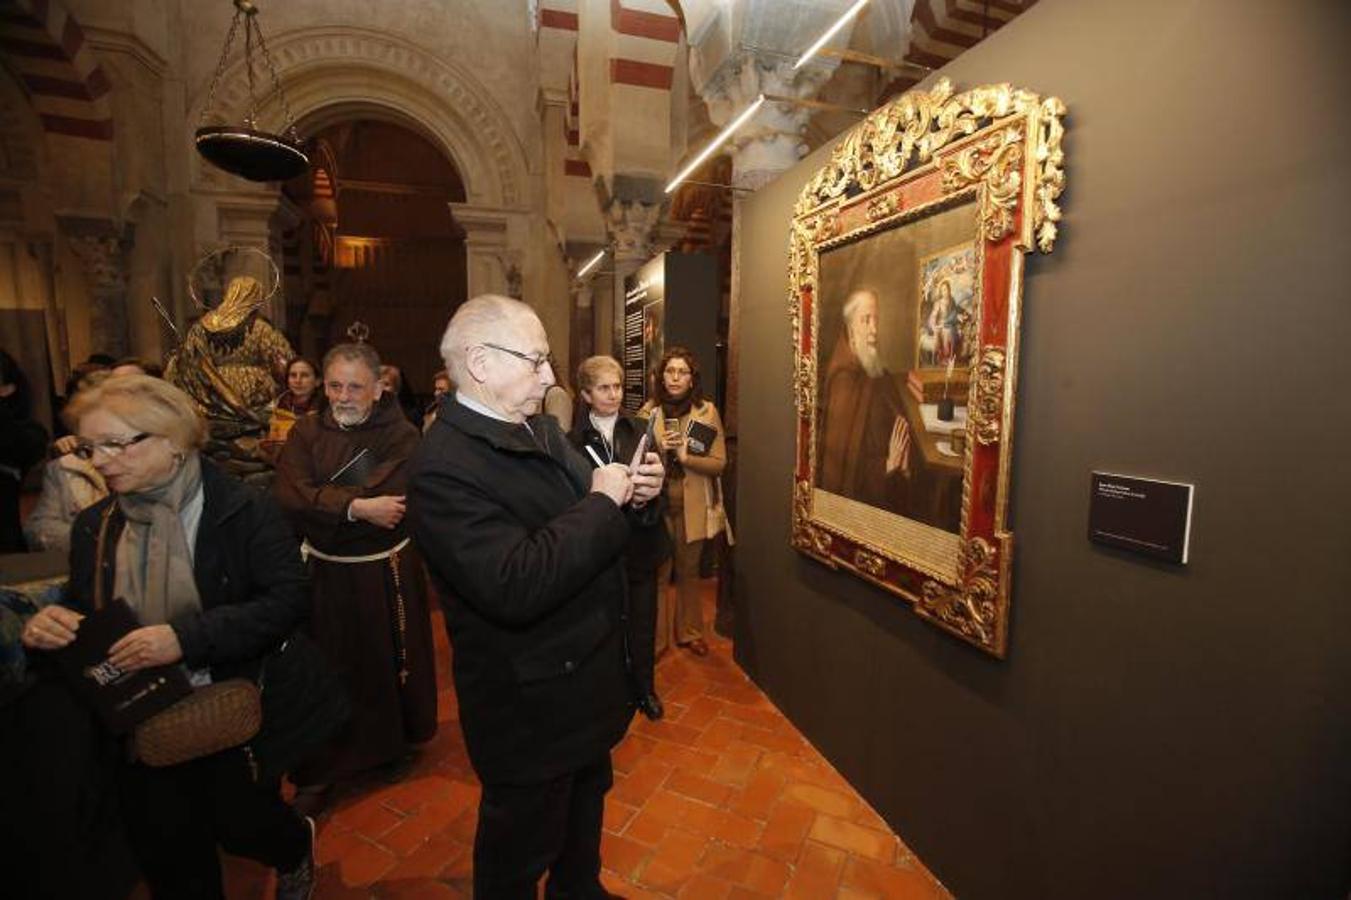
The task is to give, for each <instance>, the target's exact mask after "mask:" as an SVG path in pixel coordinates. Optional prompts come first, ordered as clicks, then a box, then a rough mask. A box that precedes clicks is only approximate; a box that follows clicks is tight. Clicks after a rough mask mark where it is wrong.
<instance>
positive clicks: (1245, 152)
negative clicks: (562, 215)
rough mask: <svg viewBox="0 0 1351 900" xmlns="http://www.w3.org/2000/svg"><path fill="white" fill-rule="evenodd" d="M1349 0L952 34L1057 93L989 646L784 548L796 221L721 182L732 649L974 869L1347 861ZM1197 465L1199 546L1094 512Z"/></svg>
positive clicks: (960, 885) (821, 738)
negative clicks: (1106, 493) (1059, 115)
mask: <svg viewBox="0 0 1351 900" xmlns="http://www.w3.org/2000/svg"><path fill="white" fill-rule="evenodd" d="M1348 38H1351V4H1347V3H1343V2H1334V0H1327V2H1313V0H1307V2H1297V3H1264V2H1259V0H1236V2H1235V0H1189V2H1176V0H1142V2H1136V3H1108V2H1105V0H1092V2H1089V0H1042V2H1040V3H1039V4H1038V5H1037V6H1035V7H1033V8H1032V9H1031V10H1030V11H1028V12H1026V13H1024V14H1023V15H1022V16H1021V17H1020V18H1019V19H1017V20H1016V21H1015V22H1014V23H1013V24H1011V25H1010V26H1008V27H1007V28H1005V29H1003V30H1001V31H1000V32H998V33H997V34H995V35H993V36H991V37H990V38H989V39H988V40H986V41H985V42H984V43H982V44H980V45H979V46H977V47H976V48H975V49H973V50H972V51H970V52H968V53H967V54H966V55H964V56H962V57H961V58H960V59H959V60H958V61H957V62H956V63H955V64H953V65H952V66H950V67H948V69H947V70H945V72H944V74H947V75H949V76H950V77H952V78H953V79H954V81H955V82H956V83H957V84H958V86H959V87H961V86H972V85H976V84H983V83H990V82H999V81H1009V82H1012V83H1014V84H1017V85H1021V86H1025V87H1028V88H1030V89H1033V90H1036V91H1039V92H1042V93H1047V94H1056V95H1058V96H1060V97H1061V98H1062V99H1063V100H1064V101H1065V103H1066V104H1067V106H1068V108H1069V116H1068V118H1067V120H1066V124H1067V132H1066V140H1065V149H1066V168H1067V171H1068V178H1069V181H1068V189H1067V191H1066V193H1065V195H1064V197H1063V198H1062V206H1063V208H1064V210H1065V219H1064V223H1063V228H1062V232H1061V237H1060V239H1059V241H1058V242H1057V244H1056V247H1055V250H1054V252H1053V253H1052V254H1051V255H1049V256H1041V255H1034V256H1033V257H1031V258H1030V259H1029V263H1028V267H1027V278H1026V305H1025V308H1024V320H1023V329H1022V341H1023V343H1022V369H1021V375H1020V384H1019V386H1018V399H1017V403H1018V406H1017V439H1016V449H1015V456H1014V464H1013V474H1014V487H1013V497H1012V499H1013V503H1012V513H1011V524H1012V526H1013V528H1014V532H1015V539H1016V545H1017V546H1016V550H1015V561H1014V584H1013V614H1012V631H1011V642H1010V651H1009V655H1008V659H1007V660H1005V661H999V660H995V659H992V658H990V657H987V656H985V655H984V654H982V653H980V652H978V651H976V650H974V649H972V648H971V647H969V646H966V645H965V644H963V643H961V642H959V641H958V640H956V639H954V638H952V637H950V636H948V635H946V634H944V633H942V632H940V631H938V630H937V629H935V628H933V627H931V626H929V625H927V624H925V623H924V622H922V621H921V620H920V619H919V618H917V617H916V616H914V615H913V614H912V613H911V612H910V611H909V610H908V609H907V608H906V606H905V604H904V603H903V602H902V601H900V600H898V599H897V598H895V597H892V596H890V595H888V594H886V593H883V592H881V591H879V590H877V589H874V588H872V587H870V586H868V585H867V584H865V583H863V582H861V581H859V580H857V579H855V578H852V577H849V576H847V575H844V574H841V573H836V572H833V571H831V570H829V569H827V568H825V567H824V566H822V565H820V564H817V563H815V562H812V561H810V560H807V559H805V558H803V557H801V556H799V555H798V554H796V553H795V552H793V551H792V550H791V549H790V547H789V541H788V537H789V505H790V485H791V471H792V462H793V453H794V447H793V433H794V432H793V424H794V413H793V408H792V402H791V387H790V385H791V378H792V358H791V353H790V344H791V339H790V323H789V319H788V309H787V302H786V297H787V267H788V258H787V254H788V222H789V216H790V212H791V209H792V206H793V204H794V202H795V200H796V198H797V194H798V191H799V190H800V188H801V187H802V185H803V184H804V182H805V181H806V180H807V179H808V177H809V176H810V175H811V174H812V172H813V171H814V170H815V169H816V168H817V167H818V166H819V165H821V164H822V163H823V162H824V161H825V159H826V157H827V153H828V149H829V148H823V149H822V150H820V151H818V152H816V153H814V154H813V155H812V156H811V157H810V158H808V159H807V160H805V161H804V162H803V163H802V164H800V165H799V166H798V167H797V168H795V169H793V170H792V171H790V172H788V173H786V174H785V175H784V176H783V177H781V178H780V179H779V180H777V181H776V182H775V183H773V184H771V185H770V186H768V187H766V188H764V189H762V190H761V191H759V192H758V193H757V194H756V195H755V196H754V197H753V198H751V199H750V200H748V201H747V202H746V203H745V205H744V208H743V212H744V219H743V220H742V224H743V231H742V247H741V254H742V255H741V260H740V264H741V266H742V267H743V268H742V276H741V285H742V288H741V291H742V293H741V304H742V305H741V317H742V318H741V328H740V333H741V334H742V335H743V336H744V340H743V345H742V346H741V348H740V371H739V377H740V410H741V414H740V415H741V419H740V440H739V447H740V454H741V458H740V461H739V465H738V467H737V468H738V471H739V472H740V476H739V479H740V480H739V503H738V507H739V512H738V519H739V530H738V538H739V543H738V546H737V548H736V552H737V575H736V579H737V580H736V591H737V602H738V604H739V609H738V621H737V634H736V638H737V643H736V653H737V658H738V660H739V661H740V662H741V664H742V665H743V666H744V667H745V668H746V670H747V671H748V672H749V673H750V674H751V675H752V677H754V679H755V680H756V681H757V683H759V684H760V685H761V686H762V687H763V688H764V689H765V691H766V692H767V693H768V694H769V696H770V697H771V698H772V699H773V700H774V701H775V702H776V703H777V704H778V705H779V706H780V707H781V708H782V709H783V710H784V711H785V713H787V714H788V716H789V717H790V718H791V719H792V720H793V721H794V722H795V723H796V724H797V725H798V726H799V727H800V728H801V729H802V731H803V732H804V733H805V734H806V735H807V736H808V737H809V738H810V739H811V741H812V742H813V743H814V744H815V745H816V746H817V747H818V748H820V749H821V750H822V752H824V753H825V754H826V756H827V757H828V758H829V759H830V760H831V761H832V762H833V763H834V764H835V765H836V766H837V767H838V768H839V769H840V771H841V772H842V773H843V774H844V775H845V776H846V777H847V778H849V780H850V781H851V782H853V783H854V784H855V785H856V786H857V787H858V789H859V790H860V791H861V792H862V794H863V795H864V796H865V797H866V798H867V799H868V800H869V801H870V802H871V803H872V804H873V805H874V806H875V807H876V808H877V809H878V811H879V812H880V813H882V815H883V816H885V818H886V819H887V820H888V822H890V823H891V825H892V826H893V827H895V828H896V830H897V832H898V833H899V834H900V835H901V836H902V838H903V839H904V840H905V841H906V842H907V843H908V844H909V845H910V847H911V848H912V849H913V850H914V851H915V852H916V853H917V854H918V855H919V856H920V858H921V859H922V860H923V861H924V862H925V863H926V864H928V865H929V866H930V867H931V868H933V870H934V871H935V872H936V874H937V875H938V876H939V877H940V879H942V880H943V882H944V883H945V884H946V885H947V886H948V887H949V888H950V889H951V890H952V891H953V892H954V893H955V894H956V895H957V896H958V897H961V898H963V900H969V898H1048V897H1071V898H1080V897H1093V898H1117V897H1120V898H1137V897H1149V898H1173V897H1176V898H1198V897H1207V898H1209V897H1225V898H1235V897H1253V898H1256V897H1264V898H1265V897H1299V898H1320V897H1328V898H1332V897H1336V898H1345V897H1346V895H1347V888H1348V886H1349V885H1351V874H1349V873H1351V863H1349V862H1348V848H1351V763H1349V762H1348V760H1351V652H1348V651H1349V650H1351V590H1349V589H1348V584H1351V525H1349V524H1348V515H1351V510H1349V509H1348V507H1349V506H1351V464H1348V461H1347V460H1348V450H1347V447H1348V446H1349V445H1351V424H1348V416H1347V410H1348V400H1347V390H1348V386H1351V342H1348V338H1351V290H1349V289H1348V285H1349V284H1351V280H1349V278H1348V276H1349V275H1351V272H1348V269H1349V268H1351V266H1349V265H1348V259H1349V258H1351V237H1348V230H1349V229H1348V227H1347V224H1346V223H1347V215H1348V210H1351V114H1348V112H1347V110H1348V108H1351V107H1348V87H1351V77H1349V76H1351V63H1349V62H1348V51H1347V46H1348ZM1093 469H1105V470H1108V471H1114V472H1122V473H1130V474H1141V475H1148V476H1154V477H1159V478H1165V479H1171V480H1179V481H1190V482H1194V483H1195V484H1196V507H1195V518H1194V527H1193V536H1192V552H1191V558H1192V562H1191V564H1190V565H1188V566H1186V567H1185V568H1179V567H1173V566H1169V565H1164V564H1155V563H1150V562H1146V561H1143V560H1142V559H1140V558H1137V557H1132V556H1128V555H1126V554H1122V553H1117V552H1113V551H1109V550H1104V549H1101V548H1098V547H1095V546H1093V545H1090V544H1089V543H1088V541H1087V540H1086V538H1085V531H1086V516H1087V506H1088V486H1089V472H1090V471H1091V470H1093Z"/></svg>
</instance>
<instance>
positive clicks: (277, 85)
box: [197, 0, 300, 141]
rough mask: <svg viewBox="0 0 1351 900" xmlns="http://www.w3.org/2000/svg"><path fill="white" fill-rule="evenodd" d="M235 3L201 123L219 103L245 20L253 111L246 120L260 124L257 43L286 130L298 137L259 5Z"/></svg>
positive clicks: (246, 63)
mask: <svg viewBox="0 0 1351 900" xmlns="http://www.w3.org/2000/svg"><path fill="white" fill-rule="evenodd" d="M234 5H235V14H234V18H233V19H231V21H230V31H229V32H228V33H227V34H226V36H225V46H224V47H223V48H222V49H221V54H220V60H219V62H217V63H216V71H215V74H213V75H212V76H211V86H210V87H209V88H207V93H206V104H205V105H204V106H203V107H202V115H201V118H200V120H199V121H198V123H197V124H198V125H206V124H207V121H208V119H209V118H210V115H211V111H212V109H213V108H214V107H215V103H216V91H217V89H218V88H219V87H220V83H221V79H222V78H223V77H224V75H225V66H226V63H227V62H229V59H230V50H231V48H233V47H234V43H235V37H236V36H237V35H238V34H239V25H240V23H241V22H242V23H244V71H245V73H246V75H247V78H248V83H249V112H248V115H247V116H246V117H245V119H244V124H245V125H246V126H248V127H249V128H253V129H256V128H258V88H257V75H256V73H255V70H256V64H255V61H254V60H255V56H254V45H255V43H256V44H257V48H258V53H259V54H260V55H261V56H262V59H263V64H264V65H265V66H266V67H267V72H268V75H270V76H271V78H272V90H273V93H275V94H276V96H277V101H278V102H279V103H280V104H281V110H282V130H283V132H284V133H285V134H286V136H287V137H289V138H291V140H293V141H298V140H299V139H300V135H299V134H298V133H297V131H296V123H295V119H294V117H292V115H291V105H290V103H288V102H287V99H286V92H285V91H284V90H282V86H281V78H280V77H279V76H278V75H277V65H276V62H275V61H274V60H273V59H272V51H271V50H269V49H268V46H267V40H266V39H265V38H264V37H263V29H262V28H261V27H260V26H259V25H258V7H257V5H256V4H255V3H254V2H253V0H234Z"/></svg>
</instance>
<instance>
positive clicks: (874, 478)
mask: <svg viewBox="0 0 1351 900" xmlns="http://www.w3.org/2000/svg"><path fill="white" fill-rule="evenodd" d="M877 335H878V302H877V294H875V293H874V292H873V291H870V290H858V291H854V292H853V293H852V294H850V295H849V298H848V299H847V300H846V301H845V304H844V329H843V331H841V333H840V336H839V339H838V340H837V341H836V343H835V349H834V351H833V352H832V353H831V356H830V362H829V364H828V365H827V367H826V375H825V379H824V380H823V382H822V390H821V406H820V415H821V418H820V427H819V428H818V431H817V434H818V440H819V443H818V445H817V451H816V459H817V473H818V474H817V487H819V488H820V489H821V490H823V491H828V492H830V493H832V494H838V495H840V496H842V497H848V498H849V499H851V500H857V501H859V502H860V503H867V504H869V505H870V506H876V507H878V508H879V509H885V510H888V511H889V512H894V513H897V514H898V515H902V516H906V517H907V518H911V519H916V520H918V521H920V522H924V523H926V524H929V525H933V526H935V527H937V528H943V529H946V530H948V531H953V532H955V531H956V530H957V527H958V524H959V523H960V517H961V480H960V479H952V478H948V479H944V478H940V477H939V476H938V475H937V474H936V473H935V472H934V471H933V470H932V468H931V467H930V466H928V465H926V464H925V462H924V459H923V454H922V453H921V452H920V451H919V449H918V448H917V447H915V446H914V436H915V433H916V429H922V428H923V427H924V425H923V423H922V422H917V421H911V419H910V417H909V416H908V415H907V413H906V408H905V404H904V402H903V401H902V398H901V392H900V388H899V387H898V386H897V382H896V378H895V376H893V375H892V374H891V373H890V372H888V371H887V370H886V369H885V368H884V367H883V365H882V361H881V358H880V356H879V354H878V350H877Z"/></svg>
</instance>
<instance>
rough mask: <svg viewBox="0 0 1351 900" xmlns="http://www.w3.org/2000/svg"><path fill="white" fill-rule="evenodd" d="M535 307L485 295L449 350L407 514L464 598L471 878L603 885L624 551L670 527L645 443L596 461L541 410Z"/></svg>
mask: <svg viewBox="0 0 1351 900" xmlns="http://www.w3.org/2000/svg"><path fill="white" fill-rule="evenodd" d="M548 354H549V342H548V337H547V336H546V334H545V332H544V326H543V325H542V324H541V323H540V321H539V319H538V318H537V317H536V316H535V314H534V312H533V311H531V309H530V307H528V306H526V305H525V304H524V303H521V302H519V301H516V300H511V299H508V298H506V297H498V296H493V295H485V296H480V297H476V298H474V299H473V300H470V301H469V302H468V303H466V304H464V305H463V306H462V307H460V309H459V310H458V311H457V312H456V313H455V315H454V317H453V318H452V319H451V321H450V324H449V326H448V327H447V328H446V332H445V336H444V337H443V338H442V341H441V355H442V356H443V357H444V358H445V361H446V367H447V369H448V370H449V372H450V376H451V378H452V379H453V380H454V382H455V384H456V385H457V386H458V387H457V390H456V393H455V395H454V396H453V397H450V396H447V397H444V398H442V401H441V408H440V409H439V410H438V412H437V416H436V421H435V423H434V424H433V425H432V426H431V428H430V430H429V431H428V432H427V434H426V436H425V438H424V439H423V443H422V446H421V447H419V449H418V452H417V454H416V456H415V457H414V463H413V472H412V475H411V477H410V481H409V490H408V504H409V516H410V518H411V519H412V522H413V535H414V539H415V540H416V541H417V542H418V544H419V546H420V547H421V548H422V550H423V552H424V553H425V555H426V558H427V561H428V565H429V567H430V568H431V571H432V574H433V577H434V578H435V579H436V581H437V582H438V583H439V585H440V586H441V587H442V589H443V593H444V594H446V595H451V596H453V597H454V600H452V601H448V602H447V604H446V627H447V629H448V630H449V632H450V638H451V642H452V644H453V646H454V663H453V666H454V676H455V691H456V694H457V696H458V698H459V707H460V722H461V725H462V727H463V728H464V735H465V743H466V744H467V746H468V749H469V758H470V761H471V762H472V764H473V766H474V770H475V772H477V774H478V776H479V778H480V780H481V781H482V782H483V796H482V799H481V800H480V804H479V820H478V831H477V834H476V835H475V839H474V896H476V897H492V898H494V900H515V898H522V900H524V898H531V900H533V898H534V897H535V889H536V884H537V882H538V881H539V879H540V878H541V877H542V876H544V875H545V874H546V873H547V874H548V879H549V880H548V889H547V894H546V896H549V897H554V898H563V897H568V898H573V897H576V898H588V900H590V898H601V897H608V896H609V895H608V894H607V893H606V892H605V890H604V889H603V888H602V887H601V884H600V835H601V819H602V813H603V810H604V801H605V793H606V791H607V790H609V788H610V786H611V784H612V783H613V776H612V771H611V766H610V749H611V748H612V747H613V746H614V745H615V744H616V743H618V742H619V740H620V739H621V738H622V737H623V736H624V732H625V731H626V730H627V728H628V724H629V721H630V719H631V718H632V717H633V712H634V708H635V707H634V700H633V696H632V692H631V691H630V688H629V674H628V669H629V667H630V666H631V661H630V660H631V657H630V652H629V647H628V646H627V643H626V641H625V634H626V631H627V629H626V628H625V623H624V621H623V619H624V615H625V613H624V608H625V604H624V596H625V594H624V592H625V590H626V578H625V569H624V562H623V556H622V555H623V552H624V548H625V545H626V544H627V543H628V541H629V537H630V534H631V533H632V532H633V531H634V530H635V529H651V528H659V527H661V524H660V519H659V517H658V515H657V509H656V504H655V503H653V502H652V501H653V500H655V499H656V498H657V496H658V495H659V494H660V492H661V486H662V479H663V475H664V472H663V469H662V466H661V462H660V459H659V457H658V456H657V454H655V453H648V454H646V455H645V457H644V458H643V459H642V460H638V461H637V464H636V465H635V466H633V467H632V468H631V467H630V465H628V463H629V462H630V461H629V460H624V461H621V462H616V463H612V464H610V465H605V466H602V467H600V468H597V469H594V470H593V469H592V468H591V465H590V464H589V463H588V462H587V461H586V460H585V458H583V457H582V456H581V455H580V454H579V453H578V452H577V451H576V450H575V449H574V448H573V447H572V445H571V444H570V443H569V442H568V440H567V438H566V437H565V436H564V434H563V432H562V430H561V429H560V428H559V426H558V423H557V422H555V421H554V419H553V418H552V417H550V416H547V415H542V414H540V404H541V401H542V400H543V397H544V393H545V391H546V390H547V389H548V388H549V386H550V385H552V384H553V382H554V371H553V365H552V364H551V361H550V359H549V355H548Z"/></svg>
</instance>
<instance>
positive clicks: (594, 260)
mask: <svg viewBox="0 0 1351 900" xmlns="http://www.w3.org/2000/svg"><path fill="white" fill-rule="evenodd" d="M604 258H605V250H604V249H603V248H602V249H600V250H598V251H596V255H595V256H593V257H591V258H590V259H588V260H587V261H586V265H584V266H582V267H581V268H580V269H578V270H577V277H578V278H582V277H584V276H585V275H586V273H587V272H590V271H591V270H592V269H594V268H595V267H596V266H597V265H598V264H599V263H600V261H601V260H602V259H604Z"/></svg>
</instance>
